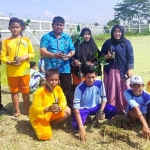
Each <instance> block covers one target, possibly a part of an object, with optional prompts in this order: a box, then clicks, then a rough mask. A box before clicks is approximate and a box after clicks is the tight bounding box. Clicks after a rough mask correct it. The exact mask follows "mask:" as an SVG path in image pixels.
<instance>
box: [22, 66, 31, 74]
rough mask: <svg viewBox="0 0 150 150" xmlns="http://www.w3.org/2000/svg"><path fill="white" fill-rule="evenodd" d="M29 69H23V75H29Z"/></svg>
mask: <svg viewBox="0 0 150 150" xmlns="http://www.w3.org/2000/svg"><path fill="white" fill-rule="evenodd" d="M30 70H31V69H30V68H27V69H25V71H24V72H23V75H28V74H30Z"/></svg>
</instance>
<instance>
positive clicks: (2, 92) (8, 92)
mask: <svg viewBox="0 0 150 150" xmlns="http://www.w3.org/2000/svg"><path fill="white" fill-rule="evenodd" d="M1 94H11V92H10V91H7V90H1Z"/></svg>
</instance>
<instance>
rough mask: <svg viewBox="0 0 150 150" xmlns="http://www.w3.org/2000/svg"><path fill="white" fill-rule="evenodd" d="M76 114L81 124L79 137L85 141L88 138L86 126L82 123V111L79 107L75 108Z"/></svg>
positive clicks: (79, 124) (77, 120) (78, 122)
mask: <svg viewBox="0 0 150 150" xmlns="http://www.w3.org/2000/svg"><path fill="white" fill-rule="evenodd" d="M74 115H75V118H76V122H77V124H78V126H79V138H80V140H81V141H85V140H86V138H85V129H84V126H83V124H82V120H81V115H80V112H79V110H78V109H77V108H75V109H74Z"/></svg>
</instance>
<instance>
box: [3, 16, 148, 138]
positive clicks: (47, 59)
mask: <svg viewBox="0 0 150 150" xmlns="http://www.w3.org/2000/svg"><path fill="white" fill-rule="evenodd" d="M64 24H65V20H64V19H63V18H62V17H59V16H58V17H54V19H53V22H52V28H53V31H51V32H49V33H47V34H45V35H44V36H43V37H42V38H41V41H40V53H41V55H42V59H44V68H43V70H44V73H45V84H44V86H42V87H40V88H38V89H37V90H36V91H35V92H34V94H33V101H32V104H31V106H30V108H29V91H30V87H29V83H30V82H31V81H30V77H31V76H30V74H29V72H28V73H27V72H26V71H25V70H26V69H28V68H29V67H31V65H32V63H31V62H30V66H29V61H30V59H32V58H33V57H34V56H35V52H34V49H33V46H32V44H31V42H30V40H29V39H28V38H26V37H24V36H22V34H20V33H21V31H22V30H23V29H22V27H21V22H20V20H19V19H18V18H11V19H10V21H9V30H10V31H11V33H12V36H11V37H10V38H8V39H6V40H4V41H3V44H2V54H1V60H2V62H3V63H6V66H7V67H6V71H7V72H6V73H7V78H8V83H9V86H10V91H11V98H12V102H13V105H14V108H15V113H14V115H13V117H12V119H14V120H17V119H18V117H19V115H20V109H19V97H18V92H21V93H22V97H23V101H24V114H26V115H28V116H29V119H30V122H31V125H32V127H33V129H34V131H35V133H36V135H37V137H38V139H40V140H47V139H50V138H51V136H52V130H51V126H55V125H56V124H58V123H59V122H61V121H62V120H64V119H66V118H68V117H69V116H70V115H71V116H72V127H73V129H74V130H75V131H78V132H79V137H80V140H82V141H84V140H85V129H84V125H85V124H86V123H87V122H88V120H89V118H90V116H91V115H96V118H97V119H105V118H106V119H111V118H113V117H114V116H115V115H116V114H117V113H120V114H126V113H127V114H128V116H129V118H130V120H131V121H130V122H123V123H122V126H123V127H124V128H125V129H128V128H131V127H133V126H134V125H135V123H136V120H137V119H139V120H140V122H141V123H142V125H143V128H142V131H143V134H144V135H145V137H150V130H149V127H148V123H147V122H146V115H147V114H149V108H150V107H149V102H150V95H149V94H148V93H147V92H146V91H144V90H143V87H144V81H143V79H142V77H141V76H133V75H132V69H133V68H134V55H133V48H132V45H131V43H130V41H129V40H127V39H126V38H125V37H124V29H123V27H122V26H121V25H115V26H114V27H113V28H112V30H111V38H110V39H108V40H106V42H105V43H104V44H103V46H102V49H101V50H99V49H98V47H97V45H96V43H95V42H94V39H93V38H92V35H91V30H90V29H89V28H83V29H82V31H81V33H80V37H82V38H83V41H82V42H80V40H79V39H77V40H76V42H75V43H74V44H73V42H72V39H71V37H70V36H69V35H68V34H66V33H64V32H63V28H64ZM95 52H97V54H98V58H100V57H104V58H105V60H106V62H108V65H106V66H104V68H102V70H103V69H104V84H103V81H101V80H99V79H97V75H98V74H101V69H99V72H98V74H96V72H95V66H98V67H100V64H99V61H98V59H97V58H95ZM33 66H34V64H33ZM31 68H32V67H31ZM33 72H34V71H33ZM126 108H127V109H126Z"/></svg>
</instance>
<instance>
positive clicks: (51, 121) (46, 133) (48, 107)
mask: <svg viewBox="0 0 150 150" xmlns="http://www.w3.org/2000/svg"><path fill="white" fill-rule="evenodd" d="M58 82H59V73H58V71H57V70H56V69H49V70H47V71H46V85H45V86H43V87H41V88H39V89H38V90H36V92H35V93H34V95H33V102H32V105H31V107H30V110H29V119H30V122H31V125H32V127H33V129H34V131H35V133H36V135H37V137H38V139H40V140H48V139H50V138H51V137H52V130H51V126H54V125H56V124H58V123H59V122H61V121H63V120H64V119H66V118H67V117H69V116H70V115H71V110H70V108H69V107H68V106H67V101H66V97H65V95H64V93H63V91H62V89H61V87H60V86H58ZM47 83H48V84H49V85H50V86H51V88H52V89H53V91H54V94H55V97H56V99H57V103H58V104H56V103H55V97H54V94H53V92H52V90H51V88H50V87H49V85H48V84H47ZM54 103H55V104H54Z"/></svg>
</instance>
